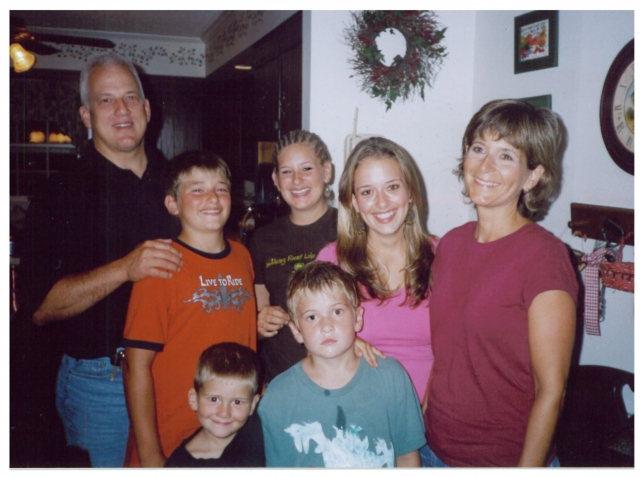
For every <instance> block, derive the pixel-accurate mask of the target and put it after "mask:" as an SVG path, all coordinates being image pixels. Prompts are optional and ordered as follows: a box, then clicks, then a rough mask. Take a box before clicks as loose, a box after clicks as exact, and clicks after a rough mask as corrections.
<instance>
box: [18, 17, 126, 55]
mask: <svg viewBox="0 0 640 477" xmlns="http://www.w3.org/2000/svg"><path fill="white" fill-rule="evenodd" d="M9 35H10V38H9V44H13V43H18V44H19V45H21V46H22V47H23V48H24V49H25V50H28V51H31V52H33V53H35V54H37V55H53V54H55V53H60V50H59V49H58V48H55V47H53V46H50V45H46V44H44V43H43V42H47V43H65V44H69V45H81V46H93V47H95V48H114V47H115V46H116V44H115V43H114V42H112V41H110V40H104V39H101V38H88V37H83V36H71V35H58V34H53V33H30V32H29V31H28V30H27V27H26V26H25V22H24V20H23V19H22V18H20V17H10V32H9Z"/></svg>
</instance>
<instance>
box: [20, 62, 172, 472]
mask: <svg viewBox="0 0 640 477" xmlns="http://www.w3.org/2000/svg"><path fill="white" fill-rule="evenodd" d="M80 95H81V100H82V106H81V107H80V116H81V117H82V121H83V123H84V125H85V126H86V127H87V128H88V129H89V130H90V132H91V134H92V138H93V141H92V144H90V145H89V147H88V149H87V150H86V151H83V154H82V157H81V158H80V159H79V160H77V161H73V164H72V165H71V166H70V168H69V170H68V171H66V172H64V173H61V177H60V178H59V179H57V180H56V181H55V182H54V183H52V184H51V186H50V190H49V191H48V193H47V194H46V195H44V194H43V195H42V196H41V197H35V198H34V201H33V202H32V204H31V206H30V208H29V217H28V218H27V221H26V224H25V229H26V231H27V235H28V236H30V238H31V239H32V240H33V246H32V247H30V250H27V251H25V254H24V261H25V265H26V266H25V272H26V274H27V275H31V277H32V278H33V281H32V284H31V285H30V293H31V299H32V302H33V303H34V304H35V306H37V304H39V303H40V305H39V307H38V308H37V309H36V310H35V312H34V313H33V321H34V323H36V324H38V325H45V324H47V323H50V322H54V321H65V323H64V343H63V344H62V348H63V351H64V355H63V358H62V364H61V366H60V370H59V372H58V381H57V389H56V404H57V408H58V412H59V413H60V416H61V418H62V421H63V423H64V427H65V434H66V439H67V445H69V446H77V447H80V448H82V449H86V450H87V451H88V453H89V457H90V459H91V464H92V466H94V467H121V466H122V464H123V461H124V454H125V446H126V441H127V434H128V428H129V420H128V417H127V409H126V404H125V398H124V391H123V385H122V372H121V368H120V365H121V360H122V356H123V354H122V353H123V351H122V348H121V341H122V332H123V328H124V322H125V318H126V314H127V306H128V302H129V294H130V291H131V285H132V283H133V282H135V281H138V280H141V279H142V278H145V277H148V276H154V277H161V278H169V277H170V276H171V274H172V273H176V272H178V271H179V269H180V265H181V261H182V259H181V256H180V254H179V252H178V251H177V250H176V249H174V248H173V247H172V246H171V240H169V239H167V238H168V237H172V236H173V235H174V233H175V232H176V230H175V228H174V227H175V225H174V223H173V221H172V220H171V219H172V218H171V216H170V215H169V214H168V213H167V211H166V209H165V207H164V203H163V202H164V191H163V190H162V184H161V171H162V168H163V163H164V162H165V161H164V160H163V159H162V158H161V157H160V156H159V155H156V154H154V153H153V150H151V149H149V148H145V142H144V135H145V131H146V129H147V123H148V122H149V119H150V118H151V109H150V106H149V101H148V100H147V99H145V97H144V93H143V90H142V86H141V84H140V79H139V77H138V74H137V72H136V70H135V68H134V66H133V65H132V64H131V63H130V62H128V61H127V60H125V59H123V58H121V57H119V56H117V55H114V54H107V55H103V56H99V57H95V58H93V59H91V60H90V61H89V63H88V64H87V65H86V67H85V68H84V69H83V71H82V72H81V75H80ZM159 237H164V238H165V239H160V238H159ZM43 297H44V299H43Z"/></svg>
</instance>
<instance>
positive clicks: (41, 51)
mask: <svg viewBox="0 0 640 477" xmlns="http://www.w3.org/2000/svg"><path fill="white" fill-rule="evenodd" d="M17 42H18V43H20V44H21V45H22V47H23V48H24V49H25V50H28V51H30V52H31V53H35V54H36V55H45V56H46V55H53V54H55V53H60V50H59V49H58V48H54V47H53V46H49V45H45V44H44V43H40V42H39V41H35V40H30V39H28V38H21V39H19V40H18V41H17Z"/></svg>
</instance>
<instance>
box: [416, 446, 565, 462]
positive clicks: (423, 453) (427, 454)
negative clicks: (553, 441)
mask: <svg viewBox="0 0 640 477" xmlns="http://www.w3.org/2000/svg"><path fill="white" fill-rule="evenodd" d="M420 463H421V464H422V467H449V466H448V465H447V464H445V463H444V462H442V461H441V460H440V458H439V457H438V456H437V455H436V454H435V453H434V452H433V451H432V450H431V448H430V447H429V446H428V445H427V444H425V445H424V447H422V448H420ZM549 467H560V461H559V460H558V457H557V456H556V457H555V458H554V459H553V460H552V461H551V464H549Z"/></svg>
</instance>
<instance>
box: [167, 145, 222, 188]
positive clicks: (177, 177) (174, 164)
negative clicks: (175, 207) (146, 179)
mask: <svg viewBox="0 0 640 477" xmlns="http://www.w3.org/2000/svg"><path fill="white" fill-rule="evenodd" d="M193 169H202V170H205V171H213V172H215V171H220V172H221V173H222V174H223V175H224V177H225V179H226V182H227V185H228V186H229V187H231V181H230V178H231V171H229V166H227V163H226V162H224V161H223V160H222V158H221V157H220V156H218V155H217V154H215V153H213V152H210V151H186V152H183V153H182V154H179V155H178V156H176V157H174V158H173V159H172V160H171V161H169V164H168V166H167V169H166V175H165V194H166V195H171V196H173V198H174V199H176V200H177V199H178V194H179V192H180V186H181V185H182V180H183V179H184V176H185V175H187V174H189V173H190V172H191V171H192V170H193Z"/></svg>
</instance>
